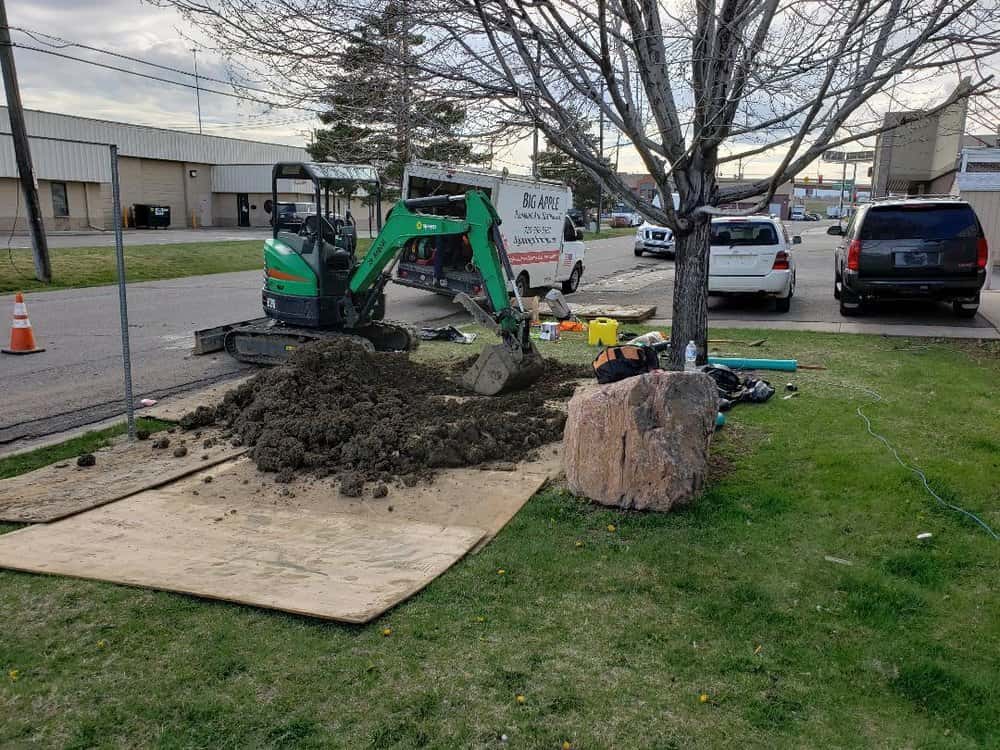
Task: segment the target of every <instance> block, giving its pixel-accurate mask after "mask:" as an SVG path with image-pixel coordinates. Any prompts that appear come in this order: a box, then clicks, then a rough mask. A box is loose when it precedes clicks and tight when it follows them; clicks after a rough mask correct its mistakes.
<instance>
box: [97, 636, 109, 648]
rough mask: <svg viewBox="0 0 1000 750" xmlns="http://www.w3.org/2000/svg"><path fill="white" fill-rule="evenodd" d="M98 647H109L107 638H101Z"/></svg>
mask: <svg viewBox="0 0 1000 750" xmlns="http://www.w3.org/2000/svg"><path fill="white" fill-rule="evenodd" d="M97 647H98V648H107V647H108V642H107V641H106V640H104V639H103V638H101V640H99V641H98V642H97Z"/></svg>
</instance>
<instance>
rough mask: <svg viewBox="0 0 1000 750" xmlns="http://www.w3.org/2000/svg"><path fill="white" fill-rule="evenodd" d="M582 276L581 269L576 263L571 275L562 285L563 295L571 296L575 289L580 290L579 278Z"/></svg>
mask: <svg viewBox="0 0 1000 750" xmlns="http://www.w3.org/2000/svg"><path fill="white" fill-rule="evenodd" d="M582 275H583V269H581V268H580V264H579V263H577V264H576V265H575V266H573V273H571V274H570V275H569V278H568V279H566V281H564V282H563V283H562V290H563V294H572V293H573V292H575V291H576V290H577V289H579V288H580V277H581V276H582Z"/></svg>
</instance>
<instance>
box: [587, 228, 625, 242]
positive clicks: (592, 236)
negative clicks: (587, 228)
mask: <svg viewBox="0 0 1000 750" xmlns="http://www.w3.org/2000/svg"><path fill="white" fill-rule="evenodd" d="M635 230H636V228H635V227H616V228H611V227H603V226H602V227H601V231H599V232H584V233H583V240H584V242H590V241H591V240H607V239H610V238H612V237H626V236H629V235H633V234H635Z"/></svg>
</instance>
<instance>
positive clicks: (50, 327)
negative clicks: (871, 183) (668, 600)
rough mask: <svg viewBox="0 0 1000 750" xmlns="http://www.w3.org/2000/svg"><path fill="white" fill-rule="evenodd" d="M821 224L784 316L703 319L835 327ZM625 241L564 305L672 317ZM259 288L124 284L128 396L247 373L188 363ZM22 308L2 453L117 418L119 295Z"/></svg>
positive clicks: (610, 244)
mask: <svg viewBox="0 0 1000 750" xmlns="http://www.w3.org/2000/svg"><path fill="white" fill-rule="evenodd" d="M825 226H826V225H825V224H823V225H821V226H817V225H816V224H809V223H806V224H802V225H798V226H794V227H792V228H793V230H795V231H799V232H801V233H802V236H803V244H802V245H799V246H797V247H796V263H797V280H798V284H797V289H796V295H795V298H794V299H793V302H792V308H791V311H790V312H789V313H784V314H781V313H776V312H774V311H773V309H772V308H771V306H770V305H769V304H767V303H760V302H754V301H740V302H737V301H730V300H712V302H711V313H710V316H711V318H712V320H713V321H716V322H724V321H733V320H736V321H759V322H760V323H761V325H762V327H766V326H767V325H768V324H770V323H773V322H774V321H776V320H779V321H807V322H817V321H818V322H823V321H840V320H841V318H840V314H839V312H838V310H837V305H836V302H835V301H834V300H833V296H832V293H831V287H832V257H833V247H834V244H835V238H833V237H829V236H828V235H826V234H825ZM164 234H166V233H164V232H161V233H160V236H162V235H164ZM171 234H173V233H171ZM178 236H179V235H178ZM202 238H204V235H202ZM220 239H221V237H220ZM185 241H189V240H185ZM632 242H633V240H632V237H631V236H627V237H619V238H614V239H608V240H598V241H594V242H590V243H588V250H587V260H586V264H587V270H586V273H585V274H584V283H583V284H582V285H581V288H580V291H579V292H578V293H577V294H576V295H573V296H572V297H571V302H572V301H573V300H576V301H578V302H595V301H609V302H611V301H613V302H616V303H632V302H644V303H652V304H656V305H657V306H658V308H659V309H658V313H657V315H658V317H669V315H670V304H671V294H672V291H673V262H672V261H669V260H665V259H662V258H651V257H643V258H636V257H635V256H634V255H633V253H632ZM260 284H261V275H260V272H258V271H246V272H240V273H229V274H216V275H212V276H198V277H191V278H187V279H173V280H169V281H155V282H144V283H140V284H133V285H131V286H130V287H129V323H130V325H129V331H130V334H131V336H130V338H131V346H132V367H133V378H134V384H135V394H136V398H142V397H151V398H159V397H162V396H164V395H167V394H169V393H171V392H176V391H179V390H184V389H186V388H190V387H193V386H194V385H197V384H201V383H205V382H211V381H214V380H219V379H224V378H227V377H232V376H233V375H235V374H238V373H239V372H241V371H243V370H244V369H246V367H245V366H243V365H240V364H238V363H236V362H234V361H232V360H231V359H230V358H229V357H227V356H226V355H224V354H221V353H220V354H216V355H208V356H204V357H194V356H192V355H191V353H190V349H191V345H192V336H191V333H192V331H194V330H195V329H196V328H205V327H209V326H213V325H220V324H222V323H227V322H232V321H236V320H245V319H248V318H254V317H258V316H260V314H261V310H260V296H259V290H260ZM27 301H28V311H29V314H30V317H31V321H32V324H33V325H34V328H35V332H36V336H37V337H38V339H39V343H40V344H41V345H42V346H45V347H46V351H45V352H44V353H42V354H35V355H31V356H27V357H11V356H2V357H0V446H2V445H3V444H5V443H6V444H9V443H11V442H13V441H15V440H18V439H21V438H25V437H29V436H40V435H45V434H49V433H52V432H55V431H58V430H63V429H68V428H70V427H75V426H79V425H82V424H90V423H92V422H95V421H98V420H100V419H104V418H107V417H110V416H114V415H116V414H120V413H121V412H122V404H121V393H122V367H121V341H120V335H119V319H118V297H117V289H116V288H115V287H94V288H89V289H75V290H61V291H52V292H36V293H34V294H31V295H29V297H28V299H27ZM12 304H13V298H12V297H11V296H9V295H8V296H0V314H2V315H3V316H4V318H5V317H6V313H5V312H3V311H8V310H10V309H11V306H12ZM387 314H388V317H390V318H394V319H398V320H406V321H410V322H414V323H425V322H431V321H440V320H443V319H445V318H448V317H450V316H456V320H458V321H462V320H466V319H467V317H466V316H465V315H464V313H462V312H460V311H457V307H456V306H455V305H454V304H453V303H452V302H451V301H449V300H447V299H445V298H442V297H439V296H437V295H433V294H428V293H426V292H421V291H417V290H414V289H409V288H406V287H400V286H395V285H393V286H391V287H390V292H389V310H388V313H387ZM864 320H865V321H866V322H884V323H904V324H917V323H930V324H937V325H948V326H962V327H969V326H973V327H976V326H978V327H989V326H990V324H989V322H987V321H986V320H984V319H983V318H981V317H979V318H976V319H975V320H972V321H960V320H958V319H956V318H955V317H953V316H952V314H951V311H950V308H948V307H946V306H944V305H922V306H915V307H914V306H910V307H907V308H905V309H904V308H891V309H887V310H885V311H881V312H878V313H876V314H874V315H871V316H866V317H865V318H864ZM6 335H7V332H6V330H4V331H3V332H2V333H0V336H3V337H6Z"/></svg>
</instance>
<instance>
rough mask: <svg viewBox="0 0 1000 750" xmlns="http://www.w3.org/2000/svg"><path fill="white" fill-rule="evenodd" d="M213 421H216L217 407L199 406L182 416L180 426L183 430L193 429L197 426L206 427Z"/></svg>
mask: <svg viewBox="0 0 1000 750" xmlns="http://www.w3.org/2000/svg"><path fill="white" fill-rule="evenodd" d="M213 422H215V408H214V407H211V406H199V407H198V408H196V409H195V410H194V411H192V412H188V413H187V414H185V415H184V416H183V417H181V420H180V426H181V429H182V430H193V429H195V428H197V427H206V426H208V425H210V424H212V423H213Z"/></svg>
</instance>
